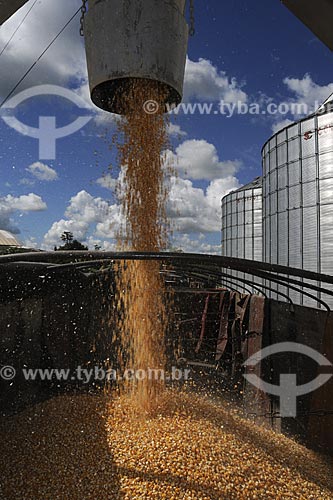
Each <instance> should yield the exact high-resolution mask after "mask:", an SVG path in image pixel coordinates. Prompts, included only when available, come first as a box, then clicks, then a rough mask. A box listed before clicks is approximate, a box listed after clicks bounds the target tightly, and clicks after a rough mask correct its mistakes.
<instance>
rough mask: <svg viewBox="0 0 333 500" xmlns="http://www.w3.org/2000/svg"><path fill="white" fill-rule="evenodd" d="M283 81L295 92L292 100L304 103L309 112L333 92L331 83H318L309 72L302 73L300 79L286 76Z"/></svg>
mask: <svg viewBox="0 0 333 500" xmlns="http://www.w3.org/2000/svg"><path fill="white" fill-rule="evenodd" d="M283 83H284V84H285V85H286V86H287V87H288V89H289V90H290V91H291V92H293V93H294V94H295V99H293V102H296V103H304V104H306V105H307V106H308V107H309V112H310V111H311V110H312V111H315V109H316V107H318V106H319V105H320V104H322V103H323V102H324V101H325V100H326V99H327V97H328V96H329V95H331V94H332V93H333V83H329V84H328V85H318V84H317V83H315V82H314V81H313V80H312V77H311V76H310V75H309V74H306V75H304V77H303V78H302V79H299V78H290V77H287V78H285V79H284V80H283Z"/></svg>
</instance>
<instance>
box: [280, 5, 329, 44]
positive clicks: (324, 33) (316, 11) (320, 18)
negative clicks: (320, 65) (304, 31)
mask: <svg viewBox="0 0 333 500" xmlns="http://www.w3.org/2000/svg"><path fill="white" fill-rule="evenodd" d="M282 3H283V4H284V5H285V6H286V7H288V9H289V10H291V12H292V13H293V14H295V16H296V17H298V19H300V21H302V23H304V24H305V25H306V26H307V27H308V28H309V29H310V30H311V31H312V32H313V33H314V34H315V35H316V36H317V37H318V38H319V39H320V40H321V41H322V42H323V43H324V44H325V45H326V46H327V47H328V48H329V49H331V50H332V51H333V29H332V26H333V1H332V0H282Z"/></svg>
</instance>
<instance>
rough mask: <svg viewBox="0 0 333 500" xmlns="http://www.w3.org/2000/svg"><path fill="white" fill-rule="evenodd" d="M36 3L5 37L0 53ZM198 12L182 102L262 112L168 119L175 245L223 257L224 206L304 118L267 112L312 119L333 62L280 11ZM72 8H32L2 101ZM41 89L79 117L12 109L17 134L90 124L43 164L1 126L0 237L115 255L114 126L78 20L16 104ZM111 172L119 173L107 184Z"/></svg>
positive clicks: (205, 6) (44, 103) (49, 107)
mask: <svg viewBox="0 0 333 500" xmlns="http://www.w3.org/2000/svg"><path fill="white" fill-rule="evenodd" d="M33 3H34V2H33V0H30V1H29V2H28V4H27V5H26V6H25V7H24V8H23V9H21V11H19V12H18V13H17V14H16V15H15V16H14V17H13V18H12V19H10V20H9V21H8V22H7V23H5V24H4V25H3V26H2V27H1V28H0V53H1V51H2V48H3V47H4V46H5V44H6V42H7V41H8V40H9V38H10V37H11V35H12V33H13V32H14V30H15V29H16V27H17V25H18V24H19V23H20V22H21V20H22V18H23V17H24V16H25V15H26V14H27V12H28V10H29V9H30V8H31V6H32V4H33ZM195 3H196V14H195V17H196V35H195V37H193V38H191V39H190V43H189V49H188V58H189V59H188V62H187V68H186V77H185V100H186V102H190V103H208V104H209V105H212V106H214V107H213V110H214V111H216V110H218V109H220V108H219V103H220V102H221V101H222V102H223V103H226V104H227V105H229V106H232V105H236V104H237V103H241V104H243V105H244V104H246V105H248V106H249V105H251V104H252V105H257V106H259V108H260V114H258V115H250V114H243V115H240V114H239V113H234V115H233V116H232V117H230V118H227V117H226V115H221V114H220V113H216V114H215V113H214V111H213V112H212V113H211V114H209V115H201V114H200V113H199V112H196V113H195V114H193V115H188V116H184V115H183V114H182V113H180V114H179V115H178V116H176V117H174V116H172V117H171V121H172V123H173V127H172V128H171V129H170V134H171V139H172V143H173V152H171V151H170V152H169V153H168V157H169V158H170V160H171V161H172V162H174V165H175V168H176V169H177V170H178V173H179V176H178V179H173V181H172V189H171V194H170V201H169V213H170V216H171V218H172V223H173V225H174V228H175V229H174V241H173V245H174V246H175V247H177V248H178V247H181V248H183V249H184V250H187V251H198V252H212V253H218V252H219V251H220V239H221V234H220V217H221V214H220V200H221V197H222V196H223V195H225V194H227V193H228V192H229V191H230V190H231V189H235V188H237V187H239V186H240V185H242V184H245V183H247V182H249V181H250V180H252V179H253V178H254V177H256V176H258V175H260V173H261V159H260V152H261V147H262V145H263V144H264V142H265V141H266V140H267V139H268V138H269V137H270V136H271V135H272V133H273V130H277V129H278V128H279V127H281V126H283V125H284V124H286V123H288V121H286V120H289V121H293V120H295V119H297V118H299V116H300V115H299V114H297V113H296V112H295V111H294V110H292V112H290V113H288V114H287V115H285V114H283V115H282V114H280V113H277V114H274V115H269V114H268V113H267V112H266V109H267V105H268V104H270V103H273V104H276V106H278V105H279V104H281V103H287V104H289V105H290V104H295V103H304V104H306V105H307V106H308V109H309V111H311V110H312V109H313V107H314V105H315V101H318V102H320V101H323V100H324V99H325V98H326V97H328V95H329V94H331V93H333V83H332V82H333V79H332V76H331V65H332V54H331V53H330V51H329V50H328V49H327V48H326V47H325V46H324V45H323V44H322V43H321V42H320V41H319V40H318V39H316V37H315V36H314V35H313V34H312V33H311V32H310V31H309V30H308V29H307V28H306V27H305V26H303V25H302V24H301V23H300V22H299V21H298V20H297V19H296V18H295V17H294V16H293V15H292V14H291V13H290V12H289V11H288V10H287V9H286V8H285V7H284V6H283V5H282V4H281V3H280V1H279V0H270V1H269V2H268V1H263V0H260V1H259V0H256V1H252V2H251V3H250V2H248V1H242V0H233V1H229V2H221V1H220V0H210V1H208V2H199V0H196V2H195ZM55 4H56V5H55ZM79 6H80V0H57V2H54V1H53V0H38V1H37V2H36V4H35V5H34V7H33V9H32V10H31V12H30V13H29V15H28V16H27V18H26V19H25V21H24V23H23V24H22V26H21V28H20V29H19V30H18V32H17V33H16V35H15V36H14V38H13V39H12V40H11V42H10V44H9V45H8V47H7V48H6V50H5V51H4V52H3V53H2V54H1V55H0V96H1V100H3V99H4V97H5V96H6V95H8V93H9V92H10V91H11V89H12V88H13V87H14V86H15V85H16V83H17V82H18V80H19V79H20V77H21V76H22V75H23V74H24V73H25V71H26V70H27V69H28V68H29V67H30V65H31V64H32V63H33V62H34V61H35V60H36V59H37V57H38V56H39V55H40V53H41V52H42V50H43V49H44V48H45V47H46V45H47V44H48V43H49V42H50V40H51V39H52V38H53V37H54V36H55V35H56V33H58V32H59V30H60V29H61V28H62V27H63V25H64V24H65V23H66V22H67V20H68V19H69V18H70V16H71V15H72V14H73V13H74V12H75V10H76V9H77V8H78V7H79ZM37 85H57V86H61V87H63V88H67V89H71V90H72V91H73V92H75V94H76V95H78V96H79V97H80V98H81V99H82V100H83V101H82V106H83V107H84V106H85V109H79V108H78V107H77V106H76V105H74V104H73V103H71V102H70V101H68V100H66V99H64V98H62V97H55V96H52V97H50V96H39V97H38V96H37V97H33V98H30V99H27V100H26V101H25V102H22V103H21V104H20V105H19V106H17V108H15V111H14V112H13V113H14V115H15V116H16V117H17V118H18V119H19V121H20V122H21V123H22V122H23V123H24V124H26V125H28V126H30V127H38V124H39V117H41V116H55V117H56V123H57V127H58V128H59V127H62V126H65V125H67V124H68V123H71V122H72V121H73V120H75V119H76V118H77V117H78V116H80V115H84V116H87V115H90V116H91V120H90V122H89V123H88V124H87V125H86V126H85V127H83V128H82V129H81V130H80V131H78V132H76V133H74V134H72V135H70V136H68V137H66V138H62V139H59V140H58V141H57V147H56V159H49V158H42V159H41V158H40V156H39V150H38V140H36V139H34V138H31V137H27V136H25V135H22V133H19V132H18V131H16V130H13V129H12V128H11V127H10V126H8V124H7V123H5V122H4V121H3V120H2V119H1V117H0V145H1V149H0V169H1V177H0V229H10V230H12V231H13V232H15V233H17V234H18V237H19V238H20V239H21V241H22V242H24V243H25V244H27V245H34V246H38V247H40V248H52V247H53V246H54V245H55V244H59V243H60V240H59V236H60V234H61V233H62V231H63V230H72V231H73V232H74V235H75V236H76V237H77V238H79V239H80V240H81V241H85V242H86V243H87V244H88V245H89V246H90V248H92V247H93V245H94V244H95V243H98V244H100V245H101V246H102V247H103V248H105V249H112V248H114V245H113V244H114V241H113V237H114V235H115V232H116V231H117V228H118V227H119V224H120V223H121V215H120V213H119V207H118V206H117V205H116V200H115V198H114V196H113V192H112V187H113V185H114V180H115V179H116V178H117V177H118V173H119V172H118V169H117V162H116V152H115V151H114V149H111V151H110V148H109V142H110V141H109V139H110V137H111V136H112V133H113V131H114V129H115V123H114V117H113V116H112V115H110V116H108V115H107V114H105V113H102V112H99V111H98V110H97V109H96V108H94V107H93V106H92V105H91V104H90V102H89V97H88V88H87V74H86V64H85V54H84V46H83V40H82V39H81V38H80V36H79V17H78V16H77V17H76V19H75V20H74V21H73V22H72V23H71V25H70V26H69V27H68V28H67V29H66V31H65V32H64V33H63V35H62V36H61V37H60V38H59V39H58V40H57V42H56V43H55V44H54V45H53V46H52V47H51V49H50V50H49V51H48V52H47V54H46V55H45V56H44V57H43V59H42V60H41V61H40V62H39V63H38V64H37V65H36V67H35V68H34V69H33V71H32V72H31V73H30V74H29V76H28V77H27V78H26V79H25V80H24V82H22V84H21V85H20V86H19V87H18V89H17V90H16V94H18V93H20V92H22V91H25V92H26V91H28V90H29V89H31V88H32V87H34V86H37ZM4 108H5V109H4V110H3V111H4V112H5V113H7V114H8V110H7V109H6V105H5V106H4ZM263 111H264V112H265V114H263ZM105 131H107V133H108V138H109V139H108V138H106V139H105V137H104V135H105ZM177 131H178V133H177ZM110 164H112V165H113V166H114V168H113V170H112V171H111V173H108V167H109V165H110ZM105 174H108V175H107V176H106V177H105V176H104V177H103V175H105Z"/></svg>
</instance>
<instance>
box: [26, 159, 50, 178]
mask: <svg viewBox="0 0 333 500" xmlns="http://www.w3.org/2000/svg"><path fill="white" fill-rule="evenodd" d="M26 171H27V172H29V174H31V175H33V176H34V177H36V179H38V180H39V181H49V182H51V181H56V180H57V179H58V174H57V172H56V171H55V170H54V169H53V168H51V167H49V166H48V165H45V163H41V162H39V161H38V162H36V163H33V164H32V165H30V166H29V167H27V168H26Z"/></svg>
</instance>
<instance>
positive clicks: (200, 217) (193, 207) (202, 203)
mask: <svg viewBox="0 0 333 500" xmlns="http://www.w3.org/2000/svg"><path fill="white" fill-rule="evenodd" d="M239 187H240V184H239V181H238V179H237V178H236V177H233V176H228V177H226V178H224V179H215V180H213V181H212V182H211V183H210V184H209V186H208V187H207V189H206V190H205V191H204V190H203V189H201V188H198V187H195V186H194V185H193V183H192V182H191V181H190V180H188V179H187V180H185V179H180V178H176V177H172V179H171V190H170V196H169V202H168V216H169V217H170V219H171V220H172V226H173V228H174V230H175V231H178V232H180V233H214V232H216V231H221V199H222V197H223V196H225V195H226V194H228V193H229V192H230V191H233V190H234V189H238V188H239Z"/></svg>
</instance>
